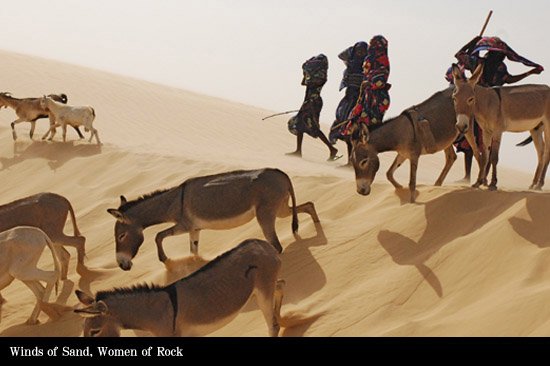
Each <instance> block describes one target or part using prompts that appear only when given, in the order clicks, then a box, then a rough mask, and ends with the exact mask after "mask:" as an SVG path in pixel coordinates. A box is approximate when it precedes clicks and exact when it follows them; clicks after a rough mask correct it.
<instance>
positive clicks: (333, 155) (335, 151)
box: [327, 147, 342, 161]
mask: <svg viewBox="0 0 550 366" xmlns="http://www.w3.org/2000/svg"><path fill="white" fill-rule="evenodd" d="M336 154H338V149H337V148H335V147H332V148H331V149H330V156H329V157H328V159H327V160H328V161H334V160H338V159H340V158H341V157H342V156H338V155H336Z"/></svg>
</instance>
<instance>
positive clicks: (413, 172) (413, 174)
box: [409, 155, 419, 203]
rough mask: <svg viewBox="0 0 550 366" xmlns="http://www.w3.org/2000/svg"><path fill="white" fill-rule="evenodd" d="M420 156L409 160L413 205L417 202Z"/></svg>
mask: <svg viewBox="0 0 550 366" xmlns="http://www.w3.org/2000/svg"><path fill="white" fill-rule="evenodd" d="M418 158H419V155H416V156H411V158H410V159H409V160H410V162H411V177H410V180H409V190H410V191H411V203H414V202H415V200H416V171H417V169H418Z"/></svg>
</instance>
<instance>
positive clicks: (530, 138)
mask: <svg viewBox="0 0 550 366" xmlns="http://www.w3.org/2000/svg"><path fill="white" fill-rule="evenodd" d="M531 142H533V138H532V137H531V136H529V137H527V138H526V139H525V140H523V141H522V142H519V143H517V144H516V146H526V145H529V144H530V143H531Z"/></svg>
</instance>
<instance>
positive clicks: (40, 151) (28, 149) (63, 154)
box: [0, 141, 101, 170]
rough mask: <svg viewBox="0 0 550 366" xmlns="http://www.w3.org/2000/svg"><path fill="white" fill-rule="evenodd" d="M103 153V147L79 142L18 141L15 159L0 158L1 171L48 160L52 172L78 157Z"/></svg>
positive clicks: (14, 153) (14, 154)
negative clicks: (26, 163)
mask: <svg viewBox="0 0 550 366" xmlns="http://www.w3.org/2000/svg"><path fill="white" fill-rule="evenodd" d="M100 153H101V145H97V144H88V143H81V142H78V141H68V142H59V141H53V142H52V141H18V142H15V143H14V145H13V157H11V158H4V157H1V158H0V163H1V168H0V170H5V169H8V168H10V167H12V166H14V165H17V164H19V163H22V162H24V161H26V160H30V159H38V158H40V159H46V160H48V165H49V167H50V168H51V169H52V170H57V169H58V168H60V167H62V166H63V165H64V164H65V163H67V162H68V161H70V160H71V159H73V158H76V157H86V156H93V155H97V154H100Z"/></svg>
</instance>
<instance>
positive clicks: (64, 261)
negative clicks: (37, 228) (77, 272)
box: [53, 242, 71, 280]
mask: <svg viewBox="0 0 550 366" xmlns="http://www.w3.org/2000/svg"><path fill="white" fill-rule="evenodd" d="M53 249H54V250H55V253H56V254H57V256H58V258H59V261H60V262H61V279H62V280H66V279H67V274H68V273H69V260H70V259H71V254H70V253H69V252H68V251H67V249H65V248H63V246H62V245H61V244H58V243H56V242H54V245H53Z"/></svg>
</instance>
